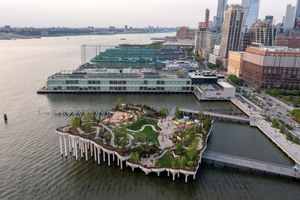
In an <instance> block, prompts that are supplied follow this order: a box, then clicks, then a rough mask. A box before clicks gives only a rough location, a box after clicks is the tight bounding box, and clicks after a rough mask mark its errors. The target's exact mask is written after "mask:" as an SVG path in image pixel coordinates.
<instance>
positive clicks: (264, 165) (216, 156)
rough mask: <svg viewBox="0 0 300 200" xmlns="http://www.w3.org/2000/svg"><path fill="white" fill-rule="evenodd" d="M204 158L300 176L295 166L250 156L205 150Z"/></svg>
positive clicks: (295, 176) (285, 174)
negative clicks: (254, 158)
mask: <svg viewBox="0 0 300 200" xmlns="http://www.w3.org/2000/svg"><path fill="white" fill-rule="evenodd" d="M202 158H204V159H208V160H213V161H218V162H222V163H227V164H232V165H236V166H241V167H247V168H251V169H256V170H260V171H264V172H270V173H274V174H279V175H284V176H289V177H294V178H300V174H299V172H298V171H294V169H293V167H289V166H283V165H278V164H273V163H268V162H263V161H258V160H253V159H249V158H242V157H238V156H232V155H227V154H222V153H217V152H212V151H205V152H204V153H203V155H202Z"/></svg>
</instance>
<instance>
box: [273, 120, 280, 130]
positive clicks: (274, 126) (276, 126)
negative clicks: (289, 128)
mask: <svg viewBox="0 0 300 200" xmlns="http://www.w3.org/2000/svg"><path fill="white" fill-rule="evenodd" d="M278 126H279V123H278V121H277V119H273V120H272V127H273V128H278Z"/></svg>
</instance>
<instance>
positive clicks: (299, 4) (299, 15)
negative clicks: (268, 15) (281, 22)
mask: <svg viewBox="0 0 300 200" xmlns="http://www.w3.org/2000/svg"><path fill="white" fill-rule="evenodd" d="M297 18H300V0H297V5H296V10H295V20H294V21H297Z"/></svg>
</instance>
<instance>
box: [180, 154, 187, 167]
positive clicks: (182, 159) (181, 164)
mask: <svg viewBox="0 0 300 200" xmlns="http://www.w3.org/2000/svg"><path fill="white" fill-rule="evenodd" d="M186 162H187V160H186V158H185V156H182V157H181V159H180V166H181V167H185V165H186Z"/></svg>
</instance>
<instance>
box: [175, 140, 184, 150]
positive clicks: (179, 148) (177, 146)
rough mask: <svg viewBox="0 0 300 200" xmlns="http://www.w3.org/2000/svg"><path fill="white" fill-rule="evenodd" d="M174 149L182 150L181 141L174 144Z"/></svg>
mask: <svg viewBox="0 0 300 200" xmlns="http://www.w3.org/2000/svg"><path fill="white" fill-rule="evenodd" d="M176 150H177V151H179V152H181V151H183V147H182V143H181V142H179V143H178V144H177V145H176Z"/></svg>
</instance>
